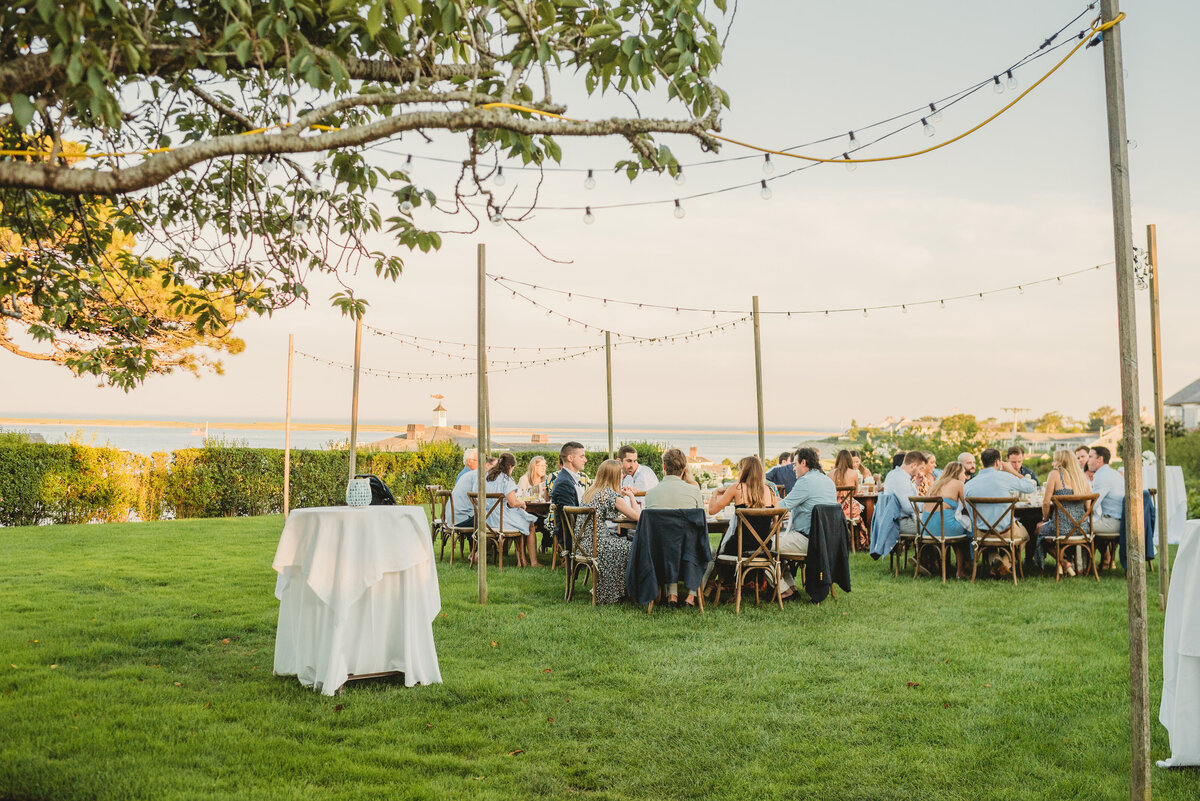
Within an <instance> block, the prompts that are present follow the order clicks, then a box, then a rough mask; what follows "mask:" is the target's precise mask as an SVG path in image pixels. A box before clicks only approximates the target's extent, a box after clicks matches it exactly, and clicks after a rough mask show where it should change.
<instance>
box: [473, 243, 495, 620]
mask: <svg viewBox="0 0 1200 801" xmlns="http://www.w3.org/2000/svg"><path fill="white" fill-rule="evenodd" d="M485 265H486V262H485V253H484V245H483V243H482V242H480V243H479V245H478V247H477V249H476V266H477V272H478V275H477V278H476V280H477V282H478V292H479V301H478V303H479V306H478V309H479V320H478V323H479V332H478V334H479V337H478V341H477V342H476V345H475V350H476V371H477V372H478V374H479V375H478V379H479V380H478V387H479V392H478V394H479V398H478V404H479V405H478V407H477V409H476V416H477V417H478V418H479V437H478V440H479V442H478V452H479V456H478V458H477V459H476V462H477V464H476V468H475V469H476V472H477V473H478V475H479V487H478V489H477V491H476V494H475V557H476V568H477V569H478V576H479V581H478V588H479V603H481V604H486V603H487V600H488V587H487V528H486V525H485V524H486V522H487V481H486V480H485V474H486V471H487V458H488V454H489V453H490V452H491V444H490V443H489V442H488V433H489V432H488V424H489V421H488V386H487V326H486V319H487V318H486V314H485V304H486V302H487V275H486V271H485Z"/></svg>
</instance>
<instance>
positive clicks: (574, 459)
mask: <svg viewBox="0 0 1200 801" xmlns="http://www.w3.org/2000/svg"><path fill="white" fill-rule="evenodd" d="M558 463H559V465H560V466H561V467H562V469H561V470H559V471H558V474H557V475H556V476H554V484H553V486H552V487H551V489H550V503H551V504H553V505H554V506H555V507H558V508H561V507H563V506H579V503H580V499H581V498H583V485H582V484H581V483H580V481H579V474H580V473H581V472H582V471H583V466H584V465H585V464H587V451H585V450H584V448H583V445H581V444H580V443H578V442H574V441H572V442H568V443H567V444H565V445H563V446H562V450H561V451H559V453H558ZM554 533H555V534H556V535H557V536H558V541H559V542H560V543H561V544H562V547H564V548H570V547H571V543H569V542H567V539H566V531H565V529H564V527H563V517H562V515H560V514H556V515H555V516H554Z"/></svg>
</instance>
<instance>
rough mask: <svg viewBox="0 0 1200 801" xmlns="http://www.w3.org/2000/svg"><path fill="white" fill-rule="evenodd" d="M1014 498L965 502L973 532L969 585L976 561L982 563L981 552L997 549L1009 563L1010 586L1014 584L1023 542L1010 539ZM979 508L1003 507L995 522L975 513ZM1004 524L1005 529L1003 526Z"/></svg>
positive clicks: (1015, 516)
mask: <svg viewBox="0 0 1200 801" xmlns="http://www.w3.org/2000/svg"><path fill="white" fill-rule="evenodd" d="M1017 500H1018V499H1017V498H1014V497H1008V498H967V499H965V503H966V504H967V509H968V510H969V511H970V513H971V528H972V529H974V531H975V558H974V559H972V560H971V582H972V583H974V582H975V574H976V571H977V570H978V569H979V561H980V560H981V559H983V550H984V548H999V549H1000V550H1001V551H1003V552H1005V553H1007V554H1008V555H1009V557H1010V558H1011V559H1012V580H1013V586H1016V583H1017V572H1018V571H1019V570H1021V560H1020V559H1019V558H1018V553H1019V551H1020V549H1021V546H1022V545H1024V541H1023V540H1018V539H1016V538H1015V537H1014V536H1013V529H1014V527H1015V525H1016V522H1017V515H1016V508H1017ZM980 506H1003V507H1006V508H1005V509H1004V510H1003V511H1001V512H1000V514H999V516H997V517H996V522H995V523H992V522H990V521H989V520H988V519H987V518H986V517H984V516H983V513H982V512H981V511H980V510H979V507H980ZM1005 521H1007V525H1005Z"/></svg>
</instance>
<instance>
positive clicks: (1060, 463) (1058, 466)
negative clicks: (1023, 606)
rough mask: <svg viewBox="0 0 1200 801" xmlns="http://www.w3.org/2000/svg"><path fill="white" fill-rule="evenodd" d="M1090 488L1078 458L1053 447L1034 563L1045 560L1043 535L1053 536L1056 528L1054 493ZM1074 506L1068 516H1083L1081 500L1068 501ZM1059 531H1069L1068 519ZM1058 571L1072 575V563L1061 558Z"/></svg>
mask: <svg viewBox="0 0 1200 801" xmlns="http://www.w3.org/2000/svg"><path fill="white" fill-rule="evenodd" d="M1091 491H1092V485H1091V482H1089V481H1088V479H1087V476H1085V475H1084V474H1083V471H1082V470H1080V469H1079V462H1078V460H1077V459H1075V457H1074V456H1073V455H1072V454H1071V452H1070V451H1068V450H1066V449H1063V450H1060V451H1055V453H1054V461H1053V462H1052V463H1051V467H1050V475H1048V476H1046V494H1045V497H1044V498H1043V499H1042V523H1041V524H1040V525H1039V526H1038V528H1037V533H1038V541H1037V543H1036V544H1035V545H1034V557H1033V561H1034V563H1035V564H1037V565H1041V564H1042V563H1043V562H1044V561H1045V560H1046V546H1047V543H1046V541H1045V540H1046V538H1050V539H1053V538H1054V537H1055V536H1056V534H1057V533H1058V532H1057V523H1056V522H1055V520H1054V517H1055V508H1054V503H1053V502H1052V500H1051V499H1052V498H1053V497H1054V496H1055V495H1089V494H1091ZM1069 506H1075V507H1078V508H1075V509H1072V508H1068V510H1067V511H1068V512H1069V513H1070V515H1071V517H1073V518H1075V519H1076V520H1078V519H1080V518H1082V517H1083V504H1082V503H1078V504H1070V505H1069ZM1063 526H1064V528H1063V534H1066V533H1067V532H1068V531H1070V523H1069V522H1068V521H1065V520H1064V521H1063ZM1056 569H1057V571H1058V573H1059V575H1061V574H1063V573H1066V574H1067V575H1068V576H1073V575H1075V566H1074V565H1072V564H1071V563H1070V562H1068V561H1067V560H1066V559H1062V560H1060V561H1059V563H1058V567H1057V568H1056Z"/></svg>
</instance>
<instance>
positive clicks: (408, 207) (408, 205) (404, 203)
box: [400, 198, 413, 214]
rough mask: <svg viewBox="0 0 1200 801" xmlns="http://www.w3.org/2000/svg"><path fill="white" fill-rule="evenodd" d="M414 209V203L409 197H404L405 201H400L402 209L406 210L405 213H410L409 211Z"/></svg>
mask: <svg viewBox="0 0 1200 801" xmlns="http://www.w3.org/2000/svg"><path fill="white" fill-rule="evenodd" d="M412 210H413V204H412V201H411V200H409V199H408V198H405V199H404V200H403V201H402V202H401V203H400V211H402V212H404V213H405V214H408V213H409V212H410V211H412Z"/></svg>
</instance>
